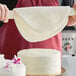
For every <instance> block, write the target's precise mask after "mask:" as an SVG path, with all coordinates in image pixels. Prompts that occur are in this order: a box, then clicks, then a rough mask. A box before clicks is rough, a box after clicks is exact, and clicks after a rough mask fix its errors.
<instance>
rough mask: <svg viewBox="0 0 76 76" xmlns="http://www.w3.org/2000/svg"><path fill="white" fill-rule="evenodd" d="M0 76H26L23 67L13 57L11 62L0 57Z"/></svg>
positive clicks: (17, 59) (18, 60)
mask: <svg viewBox="0 0 76 76" xmlns="http://www.w3.org/2000/svg"><path fill="white" fill-rule="evenodd" d="M0 76H26V69H25V65H24V64H23V63H22V62H21V61H20V59H19V58H17V57H16V56H15V58H14V59H13V60H6V59H4V55H0Z"/></svg>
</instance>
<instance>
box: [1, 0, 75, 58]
mask: <svg viewBox="0 0 76 76" xmlns="http://www.w3.org/2000/svg"><path fill="white" fill-rule="evenodd" d="M34 6H59V3H58V0H18V1H17V4H16V8H19V7H34ZM73 7H74V8H75V9H76V4H74V5H73ZM8 15H9V9H8V8H7V6H6V5H4V4H0V20H1V21H4V22H5V24H4V25H3V26H2V28H1V29H0V53H1V54H5V58H6V59H12V58H13V56H14V55H15V54H17V52H18V51H20V50H22V49H29V48H46V49H57V50H59V51H60V52H61V53H62V36H61V32H60V33H58V34H57V35H55V36H54V37H52V38H50V39H47V40H44V41H41V42H28V41H27V40H25V39H24V38H23V37H22V36H21V35H20V33H19V31H18V29H17V27H16V24H15V22H14V20H13V19H10V20H9V21H8ZM75 23H76V16H75V15H74V16H70V17H69V21H68V23H67V25H68V26H71V25H73V24H75ZM47 26H48V25H47ZM29 31H30V30H29Z"/></svg>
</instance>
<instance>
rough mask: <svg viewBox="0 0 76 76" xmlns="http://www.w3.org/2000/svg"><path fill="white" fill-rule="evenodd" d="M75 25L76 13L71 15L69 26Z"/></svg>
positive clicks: (74, 6)
mask: <svg viewBox="0 0 76 76" xmlns="http://www.w3.org/2000/svg"><path fill="white" fill-rule="evenodd" d="M73 8H74V9H75V10H76V3H74V4H73ZM74 25H76V15H74V16H69V21H68V24H67V26H74Z"/></svg>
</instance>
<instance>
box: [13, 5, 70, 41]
mask: <svg viewBox="0 0 76 76" xmlns="http://www.w3.org/2000/svg"><path fill="white" fill-rule="evenodd" d="M13 12H14V19H15V22H16V25H17V28H18V30H19V32H20V33H21V35H22V36H23V37H24V39H26V40H27V41H30V42H38V41H43V40H46V39H48V38H51V37H53V36H55V35H56V34H58V33H59V32H61V30H62V29H63V28H64V27H65V25H66V24H67V22H68V15H69V13H70V7H69V6H66V7H62V6H58V7H54V6H53V7H49V6H47V7H26V8H16V9H14V11H13Z"/></svg>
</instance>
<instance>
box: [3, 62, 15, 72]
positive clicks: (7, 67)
mask: <svg viewBox="0 0 76 76" xmlns="http://www.w3.org/2000/svg"><path fill="white" fill-rule="evenodd" d="M15 67H16V66H15V64H13V63H9V62H8V63H6V64H5V66H4V68H5V69H6V70H9V71H13V70H14V68H15Z"/></svg>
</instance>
